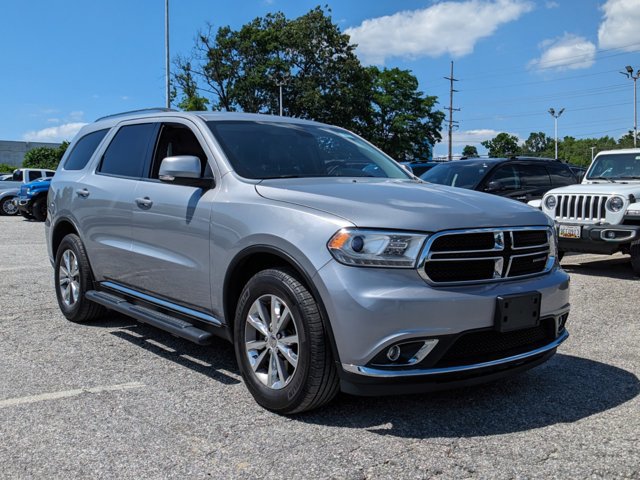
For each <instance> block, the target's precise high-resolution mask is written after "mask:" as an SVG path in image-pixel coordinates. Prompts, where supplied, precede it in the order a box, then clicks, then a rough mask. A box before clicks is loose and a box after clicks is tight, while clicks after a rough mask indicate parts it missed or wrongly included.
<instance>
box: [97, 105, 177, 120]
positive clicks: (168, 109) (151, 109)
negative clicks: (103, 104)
mask: <svg viewBox="0 0 640 480" xmlns="http://www.w3.org/2000/svg"><path fill="white" fill-rule="evenodd" d="M177 111H178V110H174V109H173V108H163V107H154V108H141V109H139V110H129V111H128V112H120V113H114V114H112V115H105V116H104V117H100V118H96V120H95V121H96V122H99V121H100V120H105V119H107V118H114V117H123V116H125V115H130V114H132V113H153V112H177Z"/></svg>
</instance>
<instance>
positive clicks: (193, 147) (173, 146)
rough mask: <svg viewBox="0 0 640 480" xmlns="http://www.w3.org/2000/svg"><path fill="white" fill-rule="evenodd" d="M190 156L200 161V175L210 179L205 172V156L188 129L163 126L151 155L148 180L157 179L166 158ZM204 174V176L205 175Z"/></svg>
mask: <svg viewBox="0 0 640 480" xmlns="http://www.w3.org/2000/svg"><path fill="white" fill-rule="evenodd" d="M177 155H191V156H194V157H198V158H199V159H200V165H201V168H200V175H202V176H207V177H211V176H212V174H211V172H210V171H207V166H208V165H207V156H206V155H205V153H204V150H203V149H202V146H201V145H200V142H199V141H198V139H197V138H196V136H195V134H194V133H193V132H192V131H191V129H190V128H188V127H186V126H184V125H180V124H164V125H162V129H161V131H160V137H159V138H158V143H157V144H156V150H155V154H154V155H153V165H152V167H151V174H150V175H149V178H158V172H159V171H160V164H161V163H162V160H163V159H164V158H166V157H174V156H177ZM205 174H206V175H205Z"/></svg>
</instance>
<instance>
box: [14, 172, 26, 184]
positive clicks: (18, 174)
mask: <svg viewBox="0 0 640 480" xmlns="http://www.w3.org/2000/svg"><path fill="white" fill-rule="evenodd" d="M23 178H24V177H23V176H22V170H16V171H15V172H13V181H14V182H21V181H22V179H23Z"/></svg>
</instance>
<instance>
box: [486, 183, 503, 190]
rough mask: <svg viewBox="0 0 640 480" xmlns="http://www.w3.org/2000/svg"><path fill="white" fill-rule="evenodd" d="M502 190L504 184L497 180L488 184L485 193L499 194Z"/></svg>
mask: <svg viewBox="0 0 640 480" xmlns="http://www.w3.org/2000/svg"><path fill="white" fill-rule="evenodd" d="M500 190H502V184H501V183H500V182H497V181H495V180H493V181H491V182H489V183H487V186H486V187H485V188H484V191H485V192H499V191H500Z"/></svg>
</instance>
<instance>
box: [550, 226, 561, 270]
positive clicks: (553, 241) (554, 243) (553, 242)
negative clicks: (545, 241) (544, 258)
mask: <svg viewBox="0 0 640 480" xmlns="http://www.w3.org/2000/svg"><path fill="white" fill-rule="evenodd" d="M549 256H550V257H555V264H556V265H557V264H558V263H560V259H559V258H558V237H557V236H556V229H555V228H551V229H549Z"/></svg>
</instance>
